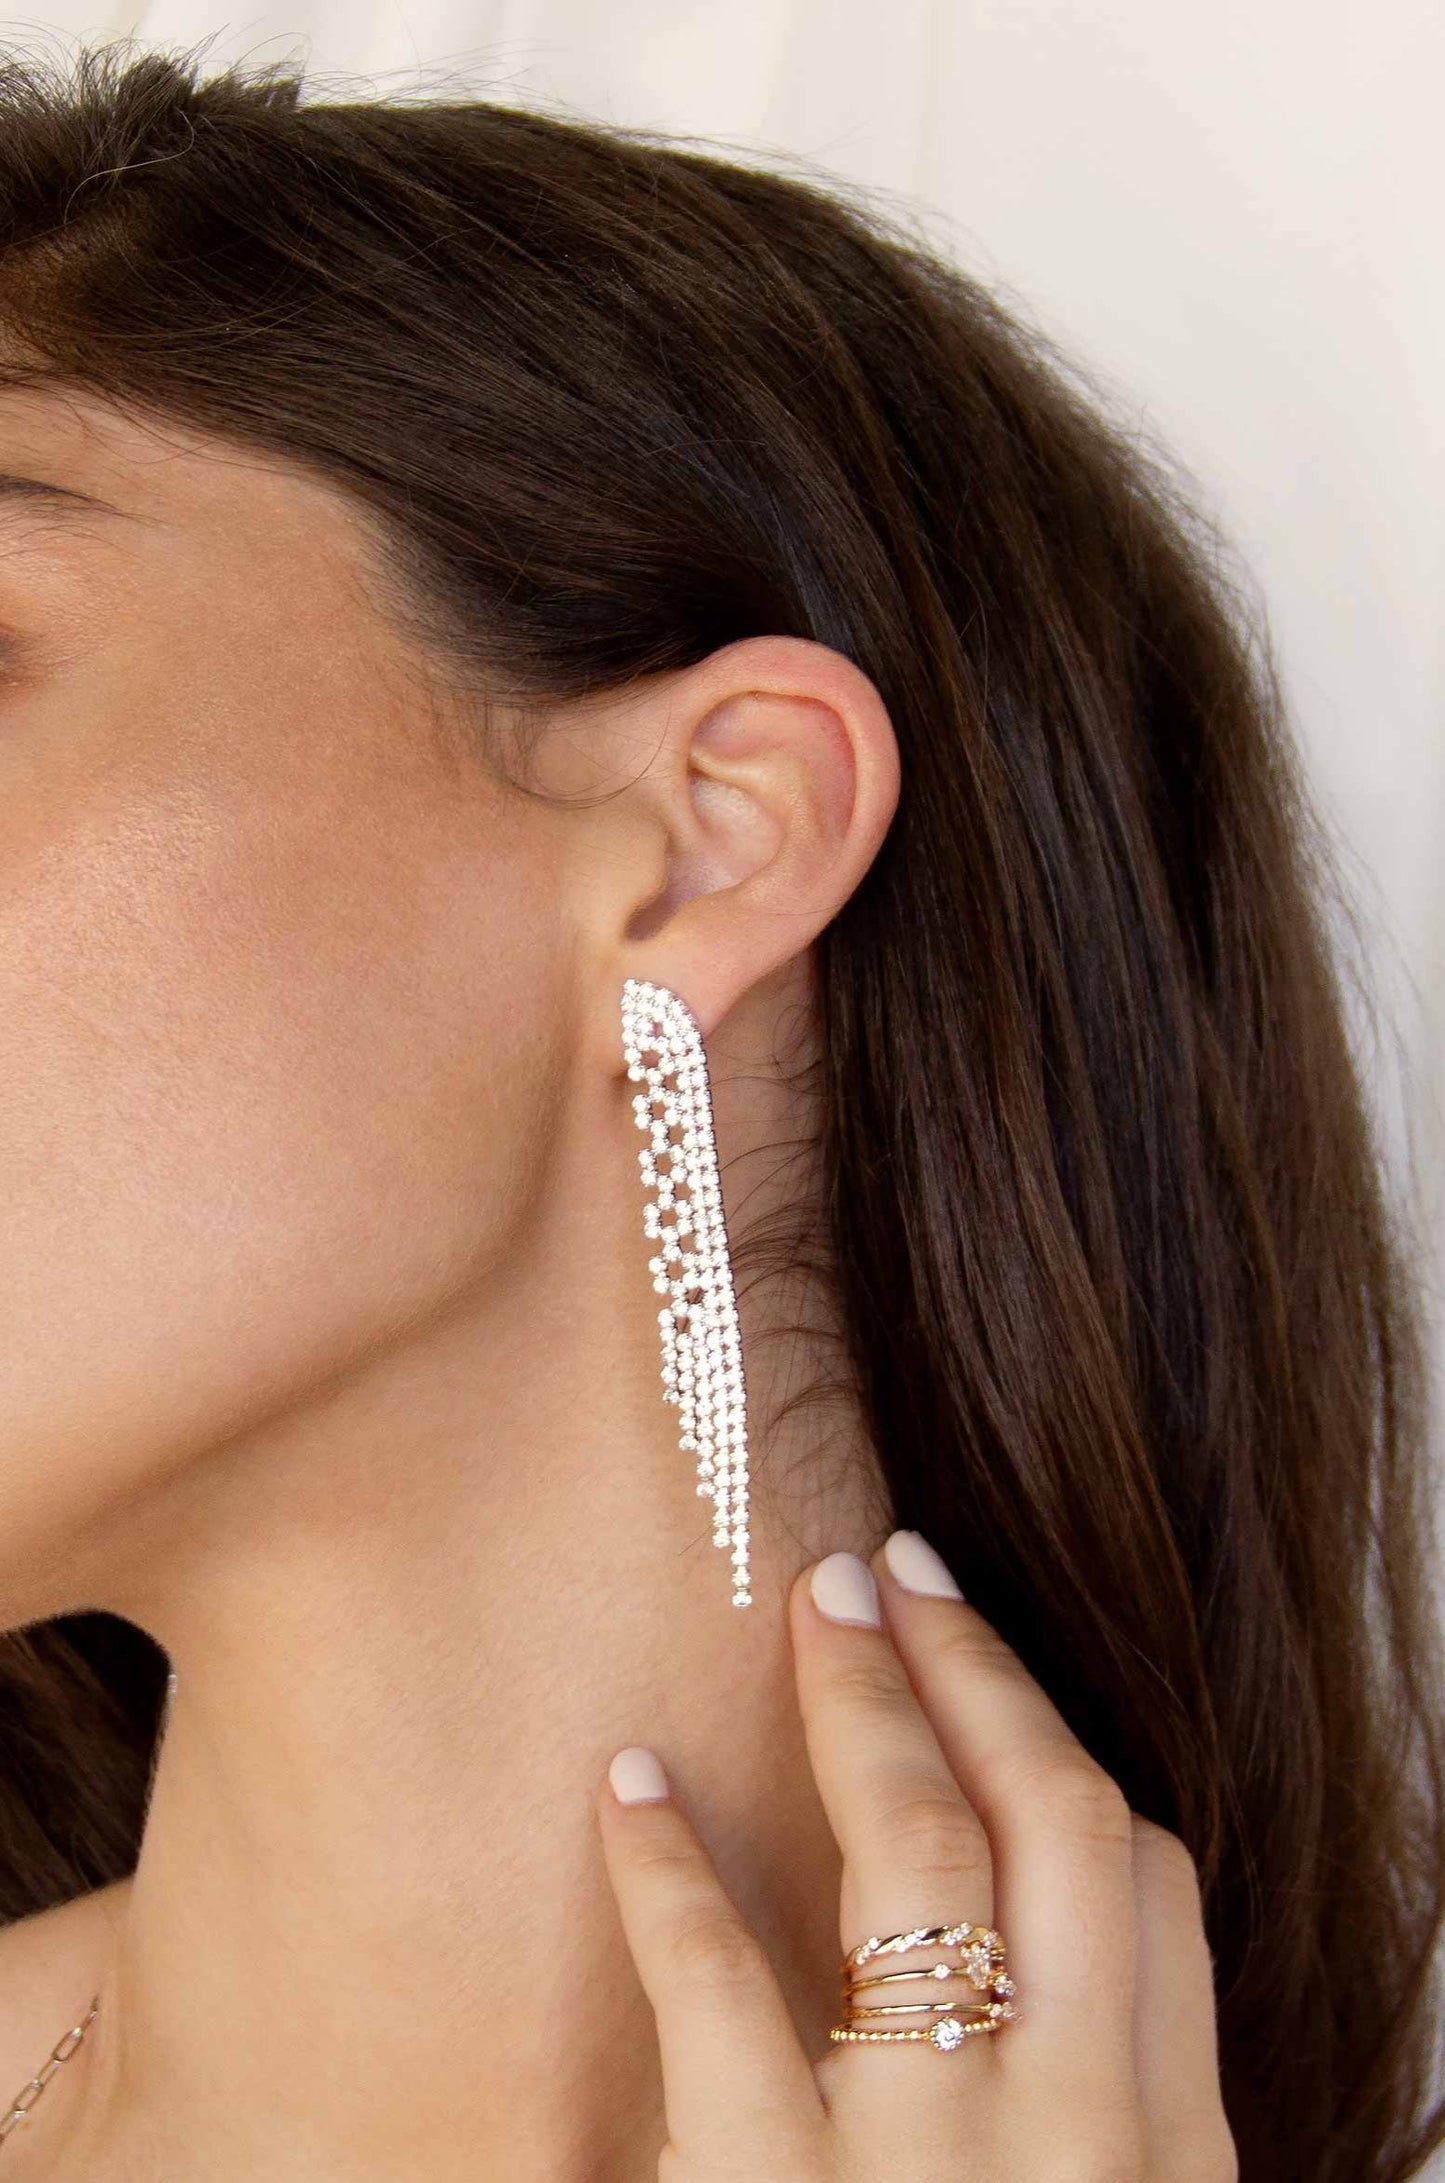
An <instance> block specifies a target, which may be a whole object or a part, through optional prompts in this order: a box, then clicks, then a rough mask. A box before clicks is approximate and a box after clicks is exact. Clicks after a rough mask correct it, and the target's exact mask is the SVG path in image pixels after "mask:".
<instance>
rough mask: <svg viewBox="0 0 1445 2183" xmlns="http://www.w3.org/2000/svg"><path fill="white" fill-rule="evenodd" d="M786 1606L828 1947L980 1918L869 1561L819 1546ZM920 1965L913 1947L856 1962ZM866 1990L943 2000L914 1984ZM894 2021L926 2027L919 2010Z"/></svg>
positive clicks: (962, 1832) (964, 1851)
mask: <svg viewBox="0 0 1445 2183" xmlns="http://www.w3.org/2000/svg"><path fill="white" fill-rule="evenodd" d="M791 1613H792V1626H793V1649H794V1664H795V1669H796V1673H797V1679H798V1697H799V1704H800V1707H801V1711H802V1716H803V1726H804V1732H805V1735H806V1738H807V1746H808V1757H809V1761H810V1763H811V1766H812V1770H813V1775H814V1778H815V1780H816V1782H817V1784H818V1793H819V1796H820V1797H821V1799H822V1802H823V1808H824V1810H825V1811H826V1813H827V1816H828V1821H829V1824H830V1825H831V1827H832V1829H833V1832H834V1834H835V1836H836V1837H837V1841H838V1846H839V1848H840V1850H841V1851H842V1853H843V1886H842V1900H841V1904H840V1931H839V1939H840V1943H841V1946H840V1954H846V1953H847V1951H848V1950H849V1949H851V1948H853V1947H855V1946H856V1945H857V1944H858V1942H859V1941H861V1940H866V1939H867V1938H868V1937H869V1936H870V1935H878V1936H883V1935H886V1934H889V1933H896V1932H902V1931H907V1930H911V1929H912V1928H913V1927H915V1926H930V1925H943V1924H950V1923H955V1922H959V1921H962V1920H965V1919H966V1920H968V1921H969V1922H970V1923H971V1924H974V1925H981V1926H987V1925H989V1924H990V1923H991V1922H992V1918H993V1867H992V1857H991V1854H990V1850H989V1843H988V1837H987V1835H986V1833H985V1832H984V1828H983V1825H982V1823H981V1822H980V1820H979V1818H978V1816H977V1814H976V1813H975V1811H974V1810H973V1807H972V1806H971V1804H970V1803H969V1801H968V1799H967V1797H966V1796H965V1795H964V1793H963V1790H962V1789H961V1788H960V1786H959V1782H958V1778H957V1776H956V1775H955V1773H954V1772H953V1769H952V1768H951V1767H950V1765H949V1763H948V1760H947V1759H946V1758H945V1756H944V1754H943V1751H942V1748H941V1746H940V1744H939V1741H938V1738H937V1736H936V1735H935V1734H934V1731H933V1729H932V1727H931V1725H930V1723H929V1721H928V1719H927V1716H926V1715H925V1713H924V1711H923V1709H922V1707H921V1706H920V1704H919V1702H918V1699H917V1697H916V1696H915V1694H914V1691H913V1688H912V1686H911V1684H910V1682H909V1679H908V1674H907V1671H906V1669H905V1668H904V1665H903V1662H902V1660H901V1659H900V1657H899V1655H898V1653H897V1651H896V1650H895V1648H894V1646H893V1644H892V1642H891V1640H890V1639H889V1637H888V1636H887V1635H886V1634H885V1633H884V1630H883V1627H882V1615H881V1609H880V1605H879V1599H878V1587H877V1583H876V1581H875V1579H874V1576H873V1572H872V1570H871V1569H869V1567H868V1565H867V1563H866V1562H863V1561H860V1560H858V1559H857V1557H856V1556H855V1555H852V1554H830V1555H828V1556H827V1557H826V1559H824V1560H823V1561H820V1562H817V1563H815V1564H814V1566H813V1568H812V1569H811V1570H810V1571H806V1572H805V1573H804V1574H803V1575H802V1576H801V1577H800V1578H799V1579H798V1581H797V1583H796V1584H795V1585H794V1588H793V1594H792V1600H791ZM925 1960H926V1959H925V1958H924V1957H923V1956H922V1955H920V1954H918V1953H917V1952H915V1953H912V1954H910V1955H908V1956H906V1957H899V1958H894V1959H892V1960H891V1961H890V1960H889V1959H886V1958H885V1959H882V1960H880V1961H878V1962H876V1963H874V1964H871V1965H870V1966H869V1969H870V1971H875V1970H876V1971H885V1970H889V1969H895V1968H896V1969H905V1968H916V1966H917V1965H918V1964H920V1963H923V1962H924V1961H925ZM951 1997H952V1998H957V1997H956V1995H953V1996H951ZM866 1998H867V1999H868V2000H869V2001H870V2002H874V2001H880V2000H882V2001H886V2000H889V1999H891V1998H897V1999H899V2000H903V2001H922V2000H925V1999H929V1998H932V1999H935V2000H936V1999H942V1998H948V1997H945V1996H944V1995H943V1994H942V1991H941V1986H940V1988H939V1989H937V1990H935V1991H934V1993H933V1994H932V1995H930V1994H929V1991H928V1987H927V1986H926V1984H925V1983H924V1982H923V1981H921V1980H920V1981H919V1982H918V1984H916V1985H915V1984H909V1985H907V1986H894V1987H879V1988H870V1989H869V1991H868V1994H867V1996H866ZM970 1998H971V1996H970ZM887 2021H888V2020H887V2019H879V2020H878V2022H879V2023H885V2022H887ZM899 2021H900V2022H901V2023H903V2024H904V2025H905V2026H912V2025H919V2026H921V2027H923V2028H926V2026H927V2022H928V2019H927V2018H926V2017H924V2018H913V2017H908V2018H903V2019H900V2020H899Z"/></svg>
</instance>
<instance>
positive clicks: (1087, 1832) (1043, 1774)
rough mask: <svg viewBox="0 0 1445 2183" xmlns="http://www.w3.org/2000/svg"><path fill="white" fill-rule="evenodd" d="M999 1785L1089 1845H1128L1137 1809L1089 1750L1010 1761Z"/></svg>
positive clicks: (1013, 1799) (1010, 1797)
mask: <svg viewBox="0 0 1445 2183" xmlns="http://www.w3.org/2000/svg"><path fill="white" fill-rule="evenodd" d="M1001 1772H1002V1777H1003V1778H1002V1780H1001V1781H1000V1783H999V1787H1000V1788H1001V1789H1002V1791H1003V1794H1004V1795H1005V1796H1006V1798H1007V1799H1008V1800H1009V1801H1010V1802H1014V1803H1017V1804H1019V1805H1021V1806H1024V1807H1027V1808H1029V1809H1030V1810H1032V1811H1035V1812H1038V1813H1040V1814H1042V1815H1043V1817H1044V1818H1046V1819H1047V1820H1048V1822H1049V1824H1050V1826H1052V1827H1053V1828H1055V1829H1057V1831H1058V1832H1059V1833H1061V1834H1064V1835H1067V1836H1069V1837H1070V1838H1071V1839H1072V1840H1073V1841H1075V1842H1079V1843H1082V1844H1084V1845H1086V1846H1088V1847H1095V1848H1106V1849H1127V1848H1129V1846H1130V1844H1131V1841H1132V1835H1133V1817H1134V1815H1133V1813H1132V1812H1131V1811H1130V1809H1129V1804H1128V1800H1127V1798H1126V1797H1125V1795H1124V1792H1123V1790H1122V1789H1121V1788H1120V1787H1119V1784H1118V1783H1117V1782H1116V1781H1115V1780H1114V1779H1113V1778H1112V1776H1111V1775H1109V1774H1106V1773H1105V1772H1104V1769H1103V1767H1102V1766H1096V1765H1095V1763H1094V1761H1093V1760H1092V1759H1091V1758H1090V1757H1089V1756H1088V1753H1087V1752H1084V1751H1074V1750H1054V1751H1049V1752H1047V1753H1043V1754H1039V1753H1031V1754H1030V1755H1029V1756H1027V1757H1025V1758H1022V1759H1015V1760H1013V1761H1005V1762H1004V1764H1003V1766H1002V1769H1001Z"/></svg>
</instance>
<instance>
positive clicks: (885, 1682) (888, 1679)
mask: <svg viewBox="0 0 1445 2183" xmlns="http://www.w3.org/2000/svg"><path fill="white" fill-rule="evenodd" d="M828 1695H829V1696H830V1697H831V1698H832V1699H833V1700H834V1701H835V1702H836V1703H837V1704H840V1705H842V1706H845V1707H847V1708H848V1709H849V1710H850V1711H857V1712H865V1713H880V1712H883V1713H895V1712H898V1711H899V1710H901V1708H902V1707H903V1706H904V1705H905V1703H907V1702H910V1699H909V1692H908V1689H907V1686H906V1684H905V1682H904V1680H903V1676H902V1673H901V1670H897V1669H895V1668H893V1667H892V1666H891V1665H890V1663H889V1662H888V1661H887V1660H881V1659H879V1660H874V1659H868V1660H849V1661H845V1662H842V1663H840V1664H839V1665H838V1666H837V1667H835V1668H834V1669H833V1671H832V1673H831V1675H830V1676H829V1678H828Z"/></svg>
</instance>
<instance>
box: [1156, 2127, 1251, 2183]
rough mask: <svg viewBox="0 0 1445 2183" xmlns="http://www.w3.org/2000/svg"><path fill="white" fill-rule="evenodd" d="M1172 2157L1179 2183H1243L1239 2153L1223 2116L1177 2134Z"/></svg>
mask: <svg viewBox="0 0 1445 2183" xmlns="http://www.w3.org/2000/svg"><path fill="white" fill-rule="evenodd" d="M1172 2158H1173V2161H1174V2171H1173V2172H1174V2173H1175V2174H1176V2175H1177V2176H1178V2178H1179V2183H1239V2153H1238V2150H1237V2148H1236V2146H1235V2143H1234V2139H1233V2137H1232V2136H1231V2135H1230V2132H1229V2126H1228V2124H1227V2123H1226V2122H1225V2120H1224V2117H1223V2115H1222V2114H1221V2115H1214V2116H1211V2117H1210V2118H1209V2119H1208V2120H1207V2121H1203V2122H1201V2123H1200V2124H1199V2126H1198V2127H1197V2128H1196V2129H1193V2130H1187V2131H1186V2132H1184V2133H1182V2134H1180V2133H1176V2134H1175V2136H1174V2139H1173V2152H1172Z"/></svg>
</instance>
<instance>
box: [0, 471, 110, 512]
mask: <svg viewBox="0 0 1445 2183" xmlns="http://www.w3.org/2000/svg"><path fill="white" fill-rule="evenodd" d="M19 500H38V501H43V502H44V503H45V504H46V505H47V506H49V507H54V508H96V509H100V510H101V511H102V512H103V513H104V514H106V515H123V514H124V513H125V510H124V509H123V508H116V507H113V506H112V505H111V503H110V502H109V501H108V500H97V499H96V497H95V495H94V494H93V493H81V492H77V491H75V490H74V488H73V487H71V486H69V485H48V484H46V483H45V482H44V480H43V479H41V478H22V477H16V476H14V475H12V474H11V472H9V471H7V470H0V508H3V507H4V505H5V504H6V503H7V502H10V501H19Z"/></svg>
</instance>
